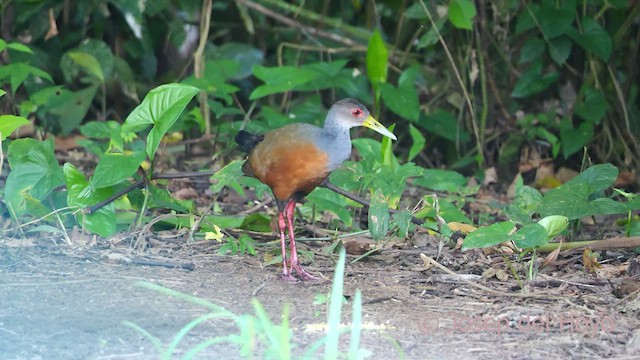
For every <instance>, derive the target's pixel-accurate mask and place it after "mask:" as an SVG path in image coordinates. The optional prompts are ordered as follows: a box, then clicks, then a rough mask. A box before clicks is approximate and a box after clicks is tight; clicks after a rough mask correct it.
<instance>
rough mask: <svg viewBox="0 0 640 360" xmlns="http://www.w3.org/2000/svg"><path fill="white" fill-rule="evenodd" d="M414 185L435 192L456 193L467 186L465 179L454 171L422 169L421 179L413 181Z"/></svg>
mask: <svg viewBox="0 0 640 360" xmlns="http://www.w3.org/2000/svg"><path fill="white" fill-rule="evenodd" d="M414 184H415V185H419V186H424V187H425V188H427V189H431V190H435V191H446V192H450V193H457V192H460V191H462V188H464V187H466V186H467V179H466V178H465V177H464V176H463V175H462V174H460V173H458V172H456V171H451V170H441V169H424V171H423V175H422V177H421V178H417V179H414Z"/></svg>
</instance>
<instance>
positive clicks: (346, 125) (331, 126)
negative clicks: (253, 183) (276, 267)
mask: <svg viewBox="0 0 640 360" xmlns="http://www.w3.org/2000/svg"><path fill="white" fill-rule="evenodd" d="M356 126H364V127H368V128H370V129H372V130H374V131H377V132H378V133H380V134H382V135H384V136H387V137H389V138H391V139H393V140H396V137H395V135H393V133H391V132H390V131H389V130H387V128H385V127H384V126H383V125H382V124H380V123H379V122H378V121H377V120H376V119H374V118H373V116H371V114H370V113H369V110H367V108H366V107H364V106H363V105H362V104H360V103H359V102H358V101H356V100H353V99H344V100H340V101H338V102H336V103H335V104H333V106H332V107H331V109H329V113H328V114H327V117H326V119H325V121H324V126H323V127H318V126H315V125H311V124H306V123H295V124H289V125H286V126H283V127H281V128H278V129H275V130H272V131H269V132H268V133H266V134H264V135H254V134H251V133H249V132H246V131H244V130H241V131H240V132H239V133H238V135H237V136H236V142H237V143H238V145H239V147H240V149H242V150H244V151H246V152H249V157H248V158H247V160H246V161H245V163H244V165H243V167H242V171H243V172H244V173H245V174H246V175H249V176H253V177H256V178H257V179H258V180H260V181H262V182H263V183H265V184H267V185H268V186H269V187H270V188H271V190H272V191H273V195H274V197H275V200H276V204H277V206H278V226H279V228H280V242H281V244H280V245H281V248H282V264H283V270H282V278H283V279H284V280H287V281H296V279H295V278H294V277H293V276H292V272H293V271H294V270H295V272H296V273H297V274H298V275H299V276H300V277H301V279H302V280H310V279H315V277H314V276H312V275H310V274H309V273H307V272H306V271H305V270H304V269H303V268H302V266H300V262H299V260H298V253H297V251H296V242H295V235H294V230H293V212H294V208H295V204H296V202H297V201H299V200H301V199H302V198H303V197H305V196H306V195H307V194H309V193H310V192H311V191H312V190H313V189H314V188H316V187H317V186H318V185H320V184H321V183H322V182H323V181H324V180H325V179H326V178H327V177H328V176H329V174H331V172H332V171H333V170H335V169H336V168H338V166H340V164H342V162H344V161H345V160H347V159H348V158H349V156H350V155H351V135H350V134H349V130H350V129H351V128H352V127H356ZM285 217H286V219H287V223H285ZM285 226H287V227H288V230H289V239H290V242H291V243H290V246H291V258H290V260H289V264H290V268H287V261H286V259H287V258H286V245H285V242H286V239H285V234H284V233H285Z"/></svg>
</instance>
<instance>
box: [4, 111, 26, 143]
mask: <svg viewBox="0 0 640 360" xmlns="http://www.w3.org/2000/svg"><path fill="white" fill-rule="evenodd" d="M28 123H29V120H27V119H25V118H23V117H22V116H15V115H0V140H3V141H4V140H5V139H6V138H7V137H8V136H9V135H11V133H13V132H14V131H16V129H17V128H19V127H20V126H23V125H27V124H28Z"/></svg>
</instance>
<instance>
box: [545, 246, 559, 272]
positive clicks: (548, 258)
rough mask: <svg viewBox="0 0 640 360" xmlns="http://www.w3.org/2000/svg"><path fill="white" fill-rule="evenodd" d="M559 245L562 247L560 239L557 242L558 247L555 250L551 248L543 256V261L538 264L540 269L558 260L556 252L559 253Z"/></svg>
mask: <svg viewBox="0 0 640 360" xmlns="http://www.w3.org/2000/svg"><path fill="white" fill-rule="evenodd" d="M561 247H562V241H561V242H560V243H559V244H558V247H557V248H556V249H555V250H553V251H552V252H550V253H549V254H548V255H547V256H545V257H544V261H542V265H541V266H540V269H541V270H542V269H544V268H545V267H547V266H549V265H551V264H553V263H554V262H555V261H556V260H558V254H560V248H561Z"/></svg>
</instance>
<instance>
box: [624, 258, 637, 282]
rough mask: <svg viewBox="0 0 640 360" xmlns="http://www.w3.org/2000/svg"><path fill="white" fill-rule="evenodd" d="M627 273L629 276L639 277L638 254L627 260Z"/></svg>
mask: <svg viewBox="0 0 640 360" xmlns="http://www.w3.org/2000/svg"><path fill="white" fill-rule="evenodd" d="M627 275H629V276H631V277H639V278H640V256H638V257H637V258H635V259H631V260H629V266H628V267H627Z"/></svg>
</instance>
